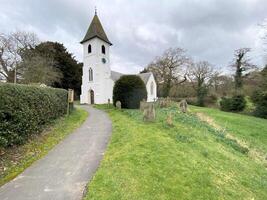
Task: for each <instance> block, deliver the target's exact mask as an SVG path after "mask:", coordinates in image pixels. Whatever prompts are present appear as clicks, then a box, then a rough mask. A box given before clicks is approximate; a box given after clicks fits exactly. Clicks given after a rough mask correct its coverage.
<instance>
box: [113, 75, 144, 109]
mask: <svg viewBox="0 0 267 200" xmlns="http://www.w3.org/2000/svg"><path fill="white" fill-rule="evenodd" d="M143 99H147V91H146V86H145V83H144V82H143V81H142V79H141V78H140V77H139V76H136V75H124V76H122V77H121V78H120V79H119V80H117V81H116V82H115V85H114V88H113V103H114V105H116V102H117V101H120V102H121V107H122V108H130V109H136V108H139V106H140V101H142V100H143Z"/></svg>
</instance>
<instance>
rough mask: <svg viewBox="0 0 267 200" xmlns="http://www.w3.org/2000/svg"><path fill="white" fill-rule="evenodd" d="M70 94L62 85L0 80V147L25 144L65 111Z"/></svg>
mask: <svg viewBox="0 0 267 200" xmlns="http://www.w3.org/2000/svg"><path fill="white" fill-rule="evenodd" d="M67 95H68V92H67V91H66V90H63V89H54V88H43V87H38V86H28V85H17V84H16V85H15V84H6V83H4V84H3V83H2V84H0V147H1V146H2V147H6V146H11V145H16V144H22V143H24V142H25V141H26V140H27V138H28V137H29V136H30V135H33V134H38V133H40V132H41V131H42V130H43V129H44V127H45V125H46V124H47V123H49V122H51V121H52V120H54V119H56V118H58V117H60V116H62V115H64V114H65V113H66V111H67Z"/></svg>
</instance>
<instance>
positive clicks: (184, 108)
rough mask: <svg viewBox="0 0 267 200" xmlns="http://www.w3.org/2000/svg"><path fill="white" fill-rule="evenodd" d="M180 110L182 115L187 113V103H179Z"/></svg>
mask: <svg viewBox="0 0 267 200" xmlns="http://www.w3.org/2000/svg"><path fill="white" fill-rule="evenodd" d="M180 110H181V112H182V113H186V112H187V102H186V100H185V99H184V100H182V101H181V102H180Z"/></svg>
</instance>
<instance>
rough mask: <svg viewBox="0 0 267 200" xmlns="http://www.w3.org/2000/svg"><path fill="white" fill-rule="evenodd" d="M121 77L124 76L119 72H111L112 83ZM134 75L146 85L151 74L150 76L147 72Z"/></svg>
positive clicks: (150, 73)
mask: <svg viewBox="0 0 267 200" xmlns="http://www.w3.org/2000/svg"><path fill="white" fill-rule="evenodd" d="M123 75H125V74H122V73H120V72H115V71H111V79H112V80H113V81H114V82H115V81H117V80H118V79H119V78H120V77H121V76H123ZM136 75H137V76H139V77H140V78H141V79H142V81H144V83H145V84H147V81H148V79H149V77H150V76H151V75H153V74H152V72H147V73H142V74H136Z"/></svg>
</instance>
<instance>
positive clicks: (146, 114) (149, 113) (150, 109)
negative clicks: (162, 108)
mask: <svg viewBox="0 0 267 200" xmlns="http://www.w3.org/2000/svg"><path fill="white" fill-rule="evenodd" d="M143 110H144V111H143V120H144V121H145V122H153V121H155V119H156V111H155V105H154V104H153V103H146V104H144V105H143Z"/></svg>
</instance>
